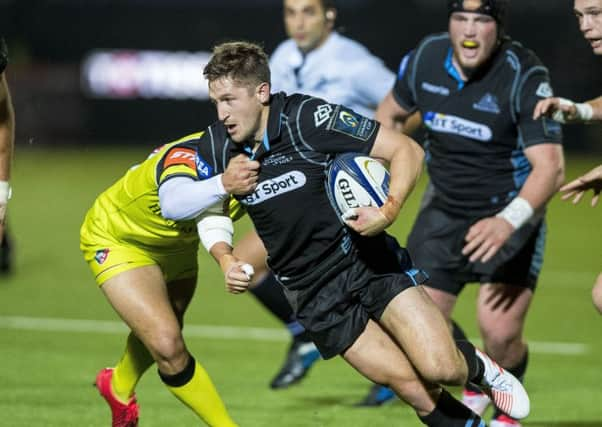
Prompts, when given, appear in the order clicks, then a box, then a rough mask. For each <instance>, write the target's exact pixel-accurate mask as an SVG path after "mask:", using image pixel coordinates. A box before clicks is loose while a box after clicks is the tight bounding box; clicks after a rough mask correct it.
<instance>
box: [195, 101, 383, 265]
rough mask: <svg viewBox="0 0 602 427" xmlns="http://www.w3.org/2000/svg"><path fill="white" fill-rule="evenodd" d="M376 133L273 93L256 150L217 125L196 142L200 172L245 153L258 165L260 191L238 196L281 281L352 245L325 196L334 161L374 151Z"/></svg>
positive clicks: (352, 119) (333, 110)
mask: <svg viewBox="0 0 602 427" xmlns="http://www.w3.org/2000/svg"><path fill="white" fill-rule="evenodd" d="M378 128H379V125H378V123H377V122H375V121H374V120H371V119H368V118H366V117H363V116H361V115H360V114H357V113H355V112H354V111H352V110H351V109H349V108H346V107H344V106H341V105H334V104H329V103H328V102H326V101H324V100H321V99H318V98H312V97H310V96H307V95H300V94H294V95H291V96H286V95H285V94H284V93H282V92H281V93H278V94H274V95H272V98H271V100H270V113H269V118H268V124H267V132H266V134H265V136H264V139H263V143H262V145H261V146H260V147H259V148H258V149H257V150H256V152H255V153H252V151H251V149H252V147H253V143H252V142H250V143H249V144H235V143H233V142H232V141H231V140H230V138H229V136H228V133H227V131H226V128H225V127H224V126H223V124H222V123H221V122H218V123H215V124H213V125H212V126H210V127H209V128H208V130H207V132H205V134H204V135H203V136H202V137H201V138H200V139H199V140H198V143H197V144H196V146H197V149H198V155H199V159H198V160H197V162H200V163H201V165H200V166H199V165H197V167H200V168H205V170H208V169H206V168H207V167H208V168H209V170H211V174H212V175H215V174H219V173H222V172H223V171H224V170H225V168H226V166H227V164H228V161H229V160H230V158H232V157H234V156H236V155H238V154H240V153H247V154H249V156H250V157H251V158H253V159H255V160H258V161H260V162H261V169H260V172H259V179H258V185H257V188H256V190H255V191H254V192H253V193H252V194H249V195H247V196H246V197H238V199H239V201H240V202H241V203H242V204H243V205H244V206H245V207H246V209H247V211H248V213H249V216H250V217H251V220H252V221H253V224H254V225H255V228H256V230H257V233H258V234H259V236H260V237H261V239H262V240H263V242H264V244H265V246H266V249H267V251H268V255H269V264H270V267H271V268H272V269H273V270H274V271H275V272H276V273H277V274H278V275H280V276H281V277H284V276H295V275H299V274H305V273H307V272H309V271H311V270H312V269H313V268H315V267H316V266H318V265H319V264H320V262H321V261H323V260H325V259H327V258H328V257H329V256H330V255H332V254H335V253H336V251H338V250H339V248H340V246H341V245H346V244H348V241H347V239H344V238H343V237H344V236H345V235H347V230H346V227H345V225H344V224H343V222H342V221H341V219H340V218H339V216H338V215H337V213H336V211H335V209H334V208H333V206H332V204H331V202H330V200H329V198H328V196H327V193H326V184H325V176H326V175H325V168H326V165H327V163H328V161H329V159H330V156H331V155H334V154H336V153H343V152H359V153H363V154H368V153H370V151H371V150H372V146H373V145H374V141H375V139H376V135H377V133H378ZM203 163H204V164H203Z"/></svg>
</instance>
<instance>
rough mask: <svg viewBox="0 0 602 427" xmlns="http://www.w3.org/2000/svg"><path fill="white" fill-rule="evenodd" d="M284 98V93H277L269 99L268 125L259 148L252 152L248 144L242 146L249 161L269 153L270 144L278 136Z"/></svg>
mask: <svg viewBox="0 0 602 427" xmlns="http://www.w3.org/2000/svg"><path fill="white" fill-rule="evenodd" d="M285 96H286V95H285V93H284V92H279V93H276V94H272V96H271V98H270V114H269V115H268V124H267V127H266V131H265V133H264V134H263V140H262V142H261V146H260V147H259V148H257V150H255V151H253V147H252V146H251V145H250V144H244V145H243V150H244V152H245V153H247V154H248V155H249V157H250V158H251V160H258V159H261V158H262V157H263V156H264V155H265V154H266V153H269V152H270V149H271V143H272V142H273V141H274V140H276V139H277V138H278V137H279V136H280V128H281V127H282V109H283V108H284V99H285Z"/></svg>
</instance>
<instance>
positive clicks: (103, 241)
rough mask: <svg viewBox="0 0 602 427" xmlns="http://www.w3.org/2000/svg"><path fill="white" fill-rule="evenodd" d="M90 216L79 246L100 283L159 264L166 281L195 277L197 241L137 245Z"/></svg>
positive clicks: (83, 229) (83, 227)
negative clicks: (176, 244) (154, 246)
mask: <svg viewBox="0 0 602 427" xmlns="http://www.w3.org/2000/svg"><path fill="white" fill-rule="evenodd" d="M97 225H98V224H97V223H96V224H95V222H94V221H92V220H90V218H89V217H88V216H87V217H86V220H85V221H84V224H83V225H82V228H81V231H80V249H81V250H82V252H83V253H84V259H85V260H86V262H87V263H88V266H89V267H90V269H91V270H92V274H94V278H95V280H96V283H97V284H98V286H102V284H103V283H104V282H106V281H107V280H109V279H110V278H112V277H115V276H116V275H118V274H120V273H123V272H124V271H129V270H133V269H135V268H138V267H143V266H146V265H157V266H159V268H161V271H162V272H163V277H164V278H165V281H166V282H167V283H169V282H172V281H174V280H180V279H188V278H195V277H196V276H197V271H198V262H197V252H198V243H197V244H194V245H191V244H188V243H185V244H182V245H181V246H172V247H157V248H149V247H142V245H135V244H133V243H129V242H126V241H124V240H121V239H119V238H117V237H115V236H114V234H112V233H110V232H108V231H105V230H102V229H100V228H99V227H98V226H97Z"/></svg>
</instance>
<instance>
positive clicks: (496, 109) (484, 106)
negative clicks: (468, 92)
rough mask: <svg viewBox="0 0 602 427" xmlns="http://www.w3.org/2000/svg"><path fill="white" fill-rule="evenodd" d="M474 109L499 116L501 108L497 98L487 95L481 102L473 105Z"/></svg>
mask: <svg viewBox="0 0 602 427" xmlns="http://www.w3.org/2000/svg"><path fill="white" fill-rule="evenodd" d="M472 108H474V109H475V110H479V111H484V112H486V113H492V114H499V113H500V106H499V104H498V99H497V96H495V95H493V94H491V93H486V94H485V95H484V96H483V97H482V98H481V99H480V100H479V102H475V103H474V104H472Z"/></svg>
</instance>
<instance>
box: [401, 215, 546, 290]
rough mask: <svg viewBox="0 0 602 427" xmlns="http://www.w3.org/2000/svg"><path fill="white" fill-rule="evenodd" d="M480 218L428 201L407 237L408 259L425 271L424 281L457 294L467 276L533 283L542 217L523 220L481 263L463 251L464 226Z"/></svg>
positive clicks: (543, 235)
mask: <svg viewBox="0 0 602 427" xmlns="http://www.w3.org/2000/svg"><path fill="white" fill-rule="evenodd" d="M479 219H480V218H463V217H459V216H456V215H453V214H450V213H449V212H446V211H444V210H443V209H441V208H439V207H436V206H433V204H428V205H426V206H425V207H423V208H422V209H421V211H420V212H419V214H418V217H417V218H416V222H415V223H414V226H413V228H412V232H411V233H410V236H409V238H408V250H409V252H410V254H411V256H412V259H413V260H414V262H415V263H416V265H419V266H420V268H422V269H424V271H426V272H427V274H428V275H429V277H430V280H429V283H428V286H430V287H432V288H436V289H440V290H442V291H445V292H449V293H450V294H453V295H458V294H459V293H460V291H462V288H463V287H464V285H466V284H467V283H470V282H478V283H481V284H483V283H505V284H508V285H515V286H522V287H526V288H529V289H535V285H536V284H537V279H538V277H539V272H540V270H541V265H542V263H543V251H544V245H545V239H546V224H545V220H544V219H543V218H541V219H540V220H534V221H532V222H529V223H526V224H525V225H523V226H522V227H521V228H520V229H519V230H517V231H516V232H515V233H514V234H513V235H512V236H511V237H510V239H508V241H507V242H506V244H505V245H504V246H502V248H501V249H500V250H499V251H498V253H497V254H496V255H495V256H494V257H493V258H492V259H490V260H489V261H488V262H486V263H482V262H470V261H469V260H468V257H466V256H464V255H462V248H463V247H464V245H465V244H466V242H465V240H464V238H465V236H466V234H467V233H468V229H469V228H470V227H471V226H472V224H474V223H475V222H477V221H478V220H479Z"/></svg>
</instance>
